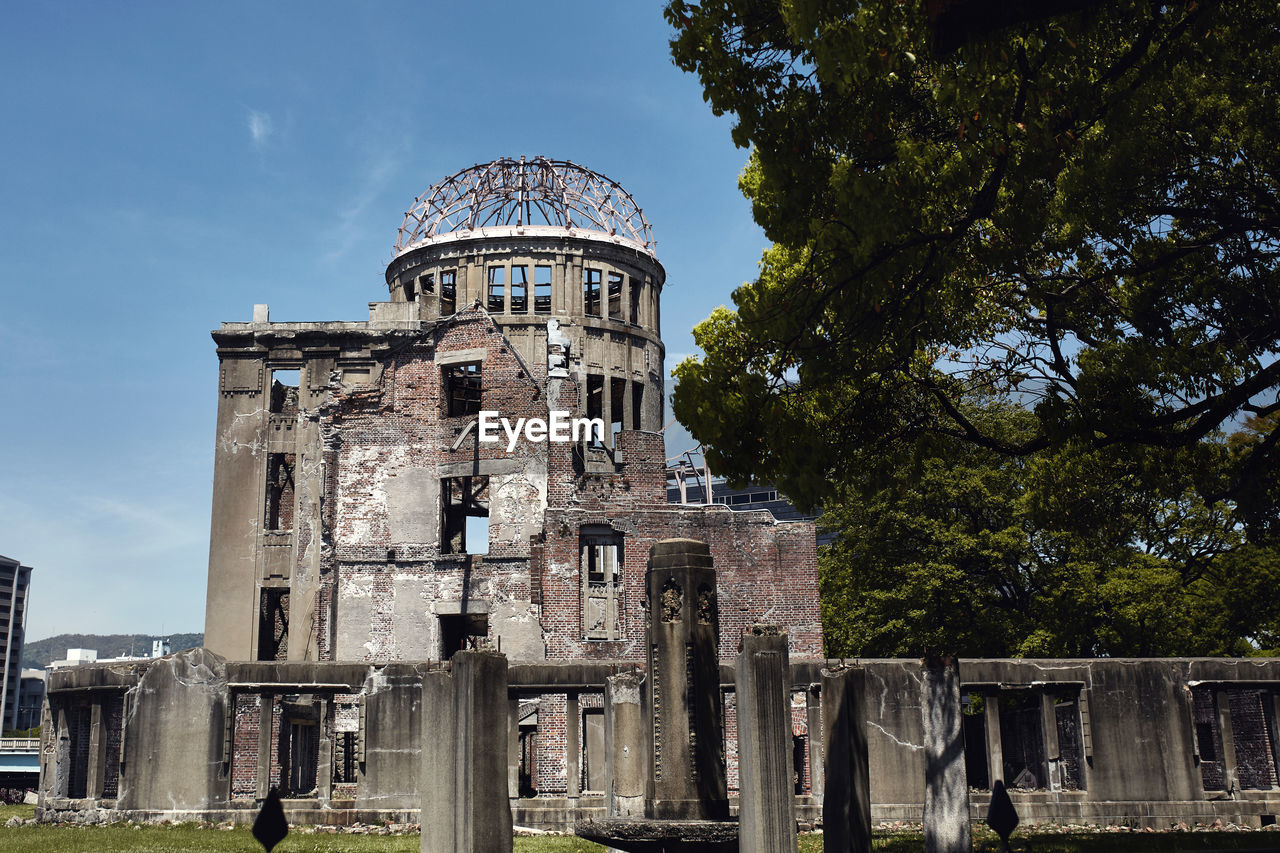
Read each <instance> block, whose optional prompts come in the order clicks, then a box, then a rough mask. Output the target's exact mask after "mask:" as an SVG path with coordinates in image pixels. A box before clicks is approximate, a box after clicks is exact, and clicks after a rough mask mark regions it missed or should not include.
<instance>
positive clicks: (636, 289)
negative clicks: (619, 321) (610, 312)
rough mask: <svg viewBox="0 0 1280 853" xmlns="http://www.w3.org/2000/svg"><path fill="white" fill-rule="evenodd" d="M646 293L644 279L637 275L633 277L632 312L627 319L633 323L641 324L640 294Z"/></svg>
mask: <svg viewBox="0 0 1280 853" xmlns="http://www.w3.org/2000/svg"><path fill="white" fill-rule="evenodd" d="M642 293H644V279H643V278H639V277H637V276H634V275H633V276H632V277H631V313H630V314H628V315H627V319H629V320H630V321H631V323H632V324H633V325H636V326H639V325H640V295H641V294H642Z"/></svg>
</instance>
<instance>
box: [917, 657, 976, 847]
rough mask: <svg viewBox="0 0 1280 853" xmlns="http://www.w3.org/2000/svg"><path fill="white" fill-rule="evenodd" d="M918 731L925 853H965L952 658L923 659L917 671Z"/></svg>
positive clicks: (960, 733)
mask: <svg viewBox="0 0 1280 853" xmlns="http://www.w3.org/2000/svg"><path fill="white" fill-rule="evenodd" d="M920 687H921V691H920V692H921V696H920V700H921V701H920V713H921V718H922V723H923V731H924V756H925V774H924V785H925V787H924V849H925V853H969V851H971V850H972V849H973V840H972V836H971V834H970V831H969V780H968V778H967V777H966V774H965V767H964V729H963V726H962V724H961V707H960V668H959V666H958V665H957V662H956V659H955V658H926V659H925V660H924V662H923V665H922V667H921V680H920Z"/></svg>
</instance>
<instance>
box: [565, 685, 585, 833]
mask: <svg viewBox="0 0 1280 853" xmlns="http://www.w3.org/2000/svg"><path fill="white" fill-rule="evenodd" d="M580 725H582V712H581V711H579V710H578V694H577V693H569V694H567V695H566V696H565V697H564V773H565V784H566V785H567V787H566V788H565V791H566V793H567V795H568V797H569V808H571V809H576V808H577V807H578V795H579V794H580V793H581V791H580V788H581V783H582V744H581V742H580V741H579V739H578V727H579V726H580Z"/></svg>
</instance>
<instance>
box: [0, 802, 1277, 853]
mask: <svg viewBox="0 0 1280 853" xmlns="http://www.w3.org/2000/svg"><path fill="white" fill-rule="evenodd" d="M34 811H35V809H34V807H33V806H0V853H27V851H32V850H55V851H57V853H99V851H113V850H121V851H125V850H127V851H131V853H188V851H211V853H221V851H226V852H227V853H231V851H241V853H253V851H260V850H262V847H261V846H260V845H259V844H258V843H257V842H256V841H254V840H253V836H252V835H250V834H249V830H248V828H247V827H236V828H235V829H231V830H220V829H212V828H201V827H200V826H199V825H197V824H190V823H188V824H179V825H176V826H137V825H131V824H114V825H111V826H45V825H41V826H13V827H6V826H3V825H2V824H3V823H4V821H7V820H8V819H9V818H11V817H15V816H16V817H21V818H23V819H26V818H29V817H31V816H32V815H33V814H34ZM996 847H997V843H996V839H995V836H994V835H993V834H991V833H989V832H976V833H975V838H974V851H975V853H994V851H995V849H996ZM873 849H875V850H876V851H885V853H920V851H921V850H922V849H923V844H922V840H921V837H920V836H919V835H916V834H910V833H906V834H893V835H877V836H876V837H875V840H874V842H873ZM1013 849H1014V851H1015V853H1181V851H1188V853H1189V852H1190V851H1210V850H1273V851H1280V833H1273V832H1266V833H1262V832H1250V833H1228V832H1211V833H1210V832H1198V833H1192V832H1182V833H1140V832H1134V833H1113V832H1108V833H1099V834H1089V835H1048V834H1044V835H1039V834H1037V835H1033V836H1031V837H1030V838H1028V837H1025V836H1023V837H1019V836H1018V835H1015V836H1014V844H1013ZM276 850H277V851H280V853H346V851H355V853H360V851H378V853H418V836H417V835H352V834H347V833H338V834H333V835H329V834H327V833H310V832H309V833H306V834H303V833H301V832H299V831H297V830H295V831H293V832H290V833H289V837H288V838H286V839H285V840H284V841H283V842H282V843H281V844H280V846H278V847H277V848H276ZM603 851H604V848H603V847H600V846H598V845H596V844H592V843H591V842H589V841H583V840H581V839H578V838H572V837H564V836H546V837H535V838H517V839H516V843H515V853H603ZM821 851H822V836H821V835H803V836H801V837H800V851H799V853H821Z"/></svg>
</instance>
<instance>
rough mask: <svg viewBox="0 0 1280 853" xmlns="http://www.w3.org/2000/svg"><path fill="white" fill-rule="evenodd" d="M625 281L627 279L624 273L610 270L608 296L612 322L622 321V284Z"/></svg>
mask: <svg viewBox="0 0 1280 853" xmlns="http://www.w3.org/2000/svg"><path fill="white" fill-rule="evenodd" d="M625 280H626V277H625V276H624V275H623V274H622V273H620V272H618V271H616V270H609V276H608V282H609V289H608V296H609V319H610V320H618V321H621V320H622V283H623V282H624V281H625Z"/></svg>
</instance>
